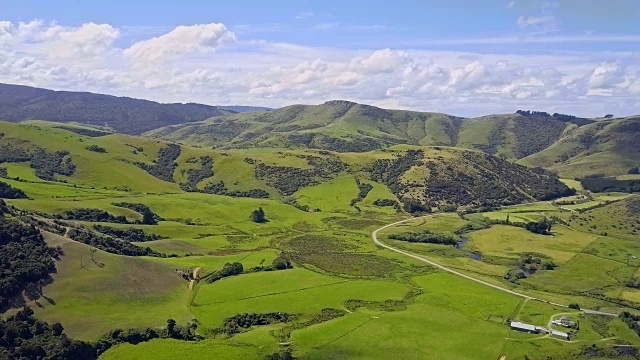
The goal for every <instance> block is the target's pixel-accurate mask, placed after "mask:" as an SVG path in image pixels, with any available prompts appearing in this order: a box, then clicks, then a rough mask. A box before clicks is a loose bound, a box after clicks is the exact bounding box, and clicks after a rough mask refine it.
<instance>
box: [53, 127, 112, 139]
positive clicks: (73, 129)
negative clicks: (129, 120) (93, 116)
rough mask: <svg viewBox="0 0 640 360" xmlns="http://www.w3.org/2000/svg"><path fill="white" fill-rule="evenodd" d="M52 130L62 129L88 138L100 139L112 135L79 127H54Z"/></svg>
mask: <svg viewBox="0 0 640 360" xmlns="http://www.w3.org/2000/svg"><path fill="white" fill-rule="evenodd" d="M53 128H54V129H62V130H67V131H71V132H72V133H76V134H78V135H82V136H88V137H102V136H106V135H111V134H112V133H110V132H107V131H102V130H96V129H87V128H79V127H73V126H54V127H53Z"/></svg>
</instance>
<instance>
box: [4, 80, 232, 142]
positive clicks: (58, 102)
mask: <svg viewBox="0 0 640 360" xmlns="http://www.w3.org/2000/svg"><path fill="white" fill-rule="evenodd" d="M225 113H228V112H227V111H224V110H220V109H218V108H217V107H215V106H208V105H200V104H159V103H157V102H153V101H147V100H139V99H131V98H123V97H116V96H109V95H101V94H92V93H80V92H68V91H51V90H46V89H39V88H33V87H28V86H20V85H9V84H0V119H2V120H4V121H21V120H32V119H44V120H49V121H56V122H68V121H69V119H73V120H74V121H77V122H81V123H85V124H93V125H99V126H103V125H105V124H106V125H107V126H109V127H111V128H113V129H114V130H116V131H118V132H122V133H127V134H140V133H142V132H144V131H147V130H151V129H155V128H159V127H162V126H167V125H172V124H180V123H186V122H192V121H200V120H204V119H207V118H210V117H212V116H215V115H221V114H225ZM82 135H86V134H82Z"/></svg>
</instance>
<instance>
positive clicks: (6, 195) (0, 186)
mask: <svg viewBox="0 0 640 360" xmlns="http://www.w3.org/2000/svg"><path fill="white" fill-rule="evenodd" d="M0 198H2V199H26V198H27V194H25V193H24V191H22V190H20V189H18V188H14V187H13V186H11V185H9V184H7V183H5V182H2V181H0Z"/></svg>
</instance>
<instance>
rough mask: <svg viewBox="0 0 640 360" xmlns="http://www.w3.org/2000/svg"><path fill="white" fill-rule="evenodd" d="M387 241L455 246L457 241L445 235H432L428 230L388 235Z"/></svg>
mask: <svg viewBox="0 0 640 360" xmlns="http://www.w3.org/2000/svg"><path fill="white" fill-rule="evenodd" d="M389 239H393V240H400V241H406V242H411V243H428V244H438V245H454V246H455V245H457V244H458V241H459V239H458V238H456V237H453V236H450V235H447V234H434V233H433V232H431V231H429V230H422V231H411V232H405V233H400V234H390V235H389Z"/></svg>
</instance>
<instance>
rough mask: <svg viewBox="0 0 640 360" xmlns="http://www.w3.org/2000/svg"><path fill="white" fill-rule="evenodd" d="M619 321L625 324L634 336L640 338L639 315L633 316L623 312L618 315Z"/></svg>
mask: <svg viewBox="0 0 640 360" xmlns="http://www.w3.org/2000/svg"><path fill="white" fill-rule="evenodd" d="M620 320H622V322H624V323H625V324H627V326H628V327H629V328H630V329H631V330H633V331H634V332H635V333H636V335H638V336H640V315H634V314H632V313H630V312H628V311H625V312H623V313H621V314H620Z"/></svg>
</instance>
